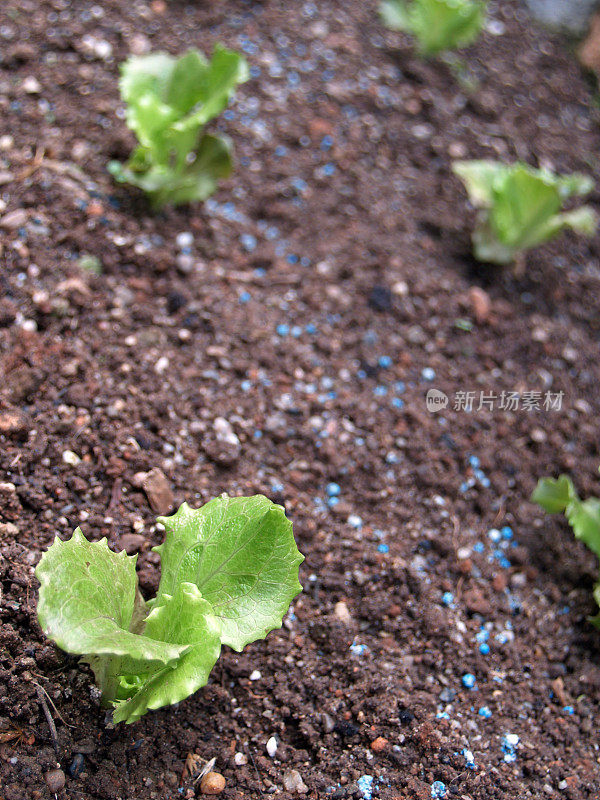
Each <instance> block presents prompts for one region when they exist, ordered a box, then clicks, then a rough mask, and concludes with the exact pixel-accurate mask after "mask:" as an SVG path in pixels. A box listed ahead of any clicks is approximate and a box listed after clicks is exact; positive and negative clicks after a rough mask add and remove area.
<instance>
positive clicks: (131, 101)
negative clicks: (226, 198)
mask: <svg viewBox="0 0 600 800" xmlns="http://www.w3.org/2000/svg"><path fill="white" fill-rule="evenodd" d="M248 75H249V72H248V65H247V63H246V61H245V59H244V58H243V57H242V56H240V55H239V54H238V53H235V52H233V51H232V50H227V49H226V48H225V47H221V46H220V45H217V46H216V47H215V49H214V53H213V56H212V58H211V60H210V62H209V61H207V60H206V58H205V57H204V56H203V55H202V53H200V52H199V51H198V50H189V51H188V52H187V53H185V54H184V55H183V56H181V57H180V58H173V56H170V55H168V54H167V53H151V54H150V55H146V56H132V57H131V58H129V59H128V60H127V61H126V62H125V63H124V64H122V65H121V79H120V81H119V87H120V89H121V96H122V98H123V100H124V102H125V103H126V104H127V116H126V119H127V124H128V126H129V127H130V128H131V130H132V131H134V133H135V134H136V136H137V138H138V141H139V145H138V146H137V147H136V149H135V150H134V151H133V153H132V155H131V157H130V159H129V161H127V163H125V164H121V163H120V162H119V161H111V162H110V163H109V165H108V169H109V171H110V172H111V174H112V175H113V176H114V177H115V178H116V180H118V181H120V182H122V183H131V184H133V185H134V186H138V187H139V188H140V189H143V190H144V191H145V192H146V193H147V194H148V195H149V197H150V199H151V202H152V204H153V205H154V206H155V207H160V206H163V205H166V204H168V203H170V204H172V205H178V204H180V203H188V202H190V201H192V200H206V198H207V197H209V196H210V195H211V194H212V193H213V192H214V191H215V189H216V188H217V181H218V180H219V178H225V177H227V176H228V175H229V174H230V173H231V170H232V160H231V144H230V142H229V140H228V139H227V138H226V137H224V136H213V135H210V134H208V133H205V131H204V128H205V126H206V124H207V123H208V122H210V120H211V119H213V118H214V117H216V116H217V115H218V114H220V113H221V111H222V110H223V109H224V108H225V107H226V105H227V103H228V102H229V99H230V98H231V96H232V94H233V91H234V89H235V87H236V85H237V84H239V83H243V82H244V81H246V80H247V79H248Z"/></svg>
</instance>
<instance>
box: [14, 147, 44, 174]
mask: <svg viewBox="0 0 600 800" xmlns="http://www.w3.org/2000/svg"><path fill="white" fill-rule="evenodd" d="M45 154H46V150H45V148H43V147H37V148H36V150H35V155H34V157H33V160H32V162H31V164H28V165H27V166H26V167H25V168H24V169H22V170H21V172H19V174H18V175H17V181H24V180H25V179H26V178H29V177H31V176H32V175H33V173H34V172H37V170H38V169H39V168H40V167H41V166H42V164H43V163H44V155H45Z"/></svg>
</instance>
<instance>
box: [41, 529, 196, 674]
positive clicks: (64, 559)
mask: <svg viewBox="0 0 600 800" xmlns="http://www.w3.org/2000/svg"><path fill="white" fill-rule="evenodd" d="M135 562H136V557H135V556H131V557H130V556H128V555H127V554H126V553H124V552H122V553H119V554H117V553H113V551H112V550H109V548H108V544H107V542H106V539H102V540H101V541H99V542H88V540H87V539H86V538H85V537H84V535H83V533H82V532H81V530H80V529H79V528H77V529H76V530H75V532H74V533H73V536H72V537H71V539H69V541H67V542H62V541H61V540H60V539H58V538H56V539H55V541H54V544H53V545H52V547H51V548H50V549H49V550H48V551H47V552H46V553H44V555H43V556H42V559H41V560H40V563H39V564H38V566H37V568H36V571H35V574H36V577H37V579H38V580H39V582H40V593H39V600H38V608H37V613H38V619H39V622H40V625H41V627H42V629H43V630H44V632H45V633H46V635H47V636H48V637H49V638H50V639H52V640H53V641H54V642H56V644H57V645H58V646H59V647H60V648H61V649H62V650H65V651H66V652H67V653H73V654H74V655H85V656H92V657H93V656H96V657H97V656H103V657H104V658H105V659H112V661H111V662H110V663H111V664H112V665H113V666H114V665H115V664H116V663H117V661H118V659H119V658H120V657H131V658H134V659H139V660H143V661H147V662H151V663H152V664H158V665H163V666H164V665H166V664H172V663H174V662H176V661H177V659H178V658H179V656H180V655H181V654H182V653H183V652H184V651H185V650H186V647H185V646H183V645H180V644H177V643H174V644H173V643H169V642H161V641H155V640H154V639H152V638H149V637H147V636H141V635H140V634H139V633H134V632H133V630H132V628H133V627H134V626H135V625H136V622H137V617H136V615H135V614H134V611H135V608H136V602H137V603H138V604H139V602H140V601H139V599H138V600H136V597H137V575H136V571H135ZM142 602H143V601H142ZM94 663H95V664H98V661H97V660H96V661H94ZM108 672H110V670H108ZM102 673H104V670H102ZM107 674H108V673H107ZM108 681H109V678H108V677H106V678H105V679H103V678H100V680H99V683H100V684H101V688H104V686H103V685H102V684H103V683H104V684H106V683H107V682H108Z"/></svg>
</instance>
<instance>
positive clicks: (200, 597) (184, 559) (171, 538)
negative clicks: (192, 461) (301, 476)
mask: <svg viewBox="0 0 600 800" xmlns="http://www.w3.org/2000/svg"><path fill="white" fill-rule="evenodd" d="M158 522H160V523H162V524H163V525H164V527H165V531H166V534H165V541H164V543H163V544H161V545H160V546H159V547H155V548H154V550H155V551H156V552H157V553H159V554H160V558H161V578H160V584H159V587H158V594H157V595H156V597H155V598H154V599H153V600H150V601H149V602H146V601H145V600H144V598H143V597H142V595H141V593H140V590H139V588H138V580H137V574H136V570H135V565H136V559H137V556H127V555H126V554H125V553H124V552H121V553H118V554H117V553H114V552H113V551H112V550H109V548H108V545H107V542H106V539H105V538H104V539H102V540H101V541H99V542H88V540H87V539H86V538H85V537H84V536H83V534H82V532H81V530H80V529H79V528H77V529H76V530H75V532H74V533H73V536H72V538H71V539H70V540H68V541H66V542H63V541H61V540H60V539H58V537H57V538H56V539H55V540H54V543H53V544H52V546H51V547H50V549H49V550H48V551H47V552H46V553H44V555H43V556H42V559H41V561H40V563H39V564H38V566H37V568H36V576H37V578H38V580H39V582H40V584H41V585H40V593H39V601H38V608H37V613H38V619H39V621H40V625H41V627H42V630H43V631H44V632H45V634H46V635H47V636H48V637H49V638H50V639H52V640H53V641H54V642H56V644H57V645H58V646H59V647H60V648H61V649H63V650H65V651H66V652H68V653H73V654H75V655H81V656H83V657H84V658H83V660H84V661H85V662H87V663H88V664H89V665H90V666H91V668H92V670H93V672H94V675H95V678H96V682H97V684H98V686H99V687H100V689H101V691H102V698H103V700H104V703H105V705H109V706H112V707H113V708H114V712H113V719H114V721H115V722H127V723H130V722H135V721H136V720H138V719H139V718H140V717H141V716H142V715H143V714H145V713H146V712H147V711H148V710H149V709H156V708H160V707H161V706H166V705H170V704H172V703H177V702H179V701H180V700H183V699H184V698H186V697H188V696H189V695H190V694H192V693H193V692H195V691H196V690H197V689H199V688H200V687H202V686H204V685H205V684H206V683H207V681H208V676H209V674H210V671H211V669H212V668H213V666H214V664H215V662H216V661H217V659H218V658H219V654H220V652H221V646H222V645H229V647H232V648H233V649H234V650H237V651H238V652H239V651H241V650H242V649H243V647H244V646H245V645H247V644H249V643H250V642H254V641H255V640H257V639H262V638H264V637H265V636H266V635H267V633H268V632H269V631H271V630H273V629H274V628H277V627H279V626H280V625H281V622H282V618H283V615H284V614H285V613H286V612H287V610H288V608H289V605H290V603H291V601H292V599H293V598H294V597H295V596H296V594H297V593H298V592H299V591H301V589H302V587H301V585H300V583H299V582H298V568H299V566H300V564H301V562H302V561H303V560H304V556H302V554H301V553H300V552H299V551H298V548H297V547H296V543H295V541H294V536H293V533H292V523H291V522H290V521H289V520H288V519H287V518H286V516H285V511H284V509H283V508H282V506H278V505H275V504H274V503H272V502H271V501H270V500H268V499H267V498H266V497H263V496H262V495H256V496H254V497H233V498H230V497H227V496H223V497H220V498H217V499H215V500H211V501H210V502H209V503H207V504H206V505H204V506H202V508H198V509H193V508H190V506H188V505H187V503H184V504H183V505H182V506H181V508H180V509H179V510H178V511H177V512H176V513H175V514H173V515H172V516H170V517H159V518H158Z"/></svg>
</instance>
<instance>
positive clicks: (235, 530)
mask: <svg viewBox="0 0 600 800" xmlns="http://www.w3.org/2000/svg"><path fill="white" fill-rule="evenodd" d="M158 521H159V522H162V524H163V525H164V526H165V530H166V535H165V542H164V543H163V544H162V545H160V546H159V547H155V548H154V549H155V551H156V552H158V553H160V556H161V579H160V585H159V588H158V595H157V597H156V600H155V601H154V605H155V606H156V605H161V604H162V603H163V598H164V597H165V596H166V595H173V594H174V593H175V590H176V588H177V586H179V584H181V583H182V582H184V581H185V582H189V583H193V584H195V585H196V586H197V587H198V589H199V590H200V592H201V593H202V596H203V597H204V598H205V599H206V600H207V601H208V602H209V603H210V605H211V606H212V608H213V613H214V614H215V616H216V617H217V618H218V620H219V624H220V627H221V642H222V643H223V644H227V645H229V646H230V647H232V648H233V649H234V650H238V651H240V650H242V648H243V647H244V645H246V644H249V643H250V642H253V641H255V640H256V639H260V638H263V637H264V636H266V635H267V633H268V632H269V631H271V630H273V629H274V628H276V627H279V626H280V625H281V621H282V618H283V615H284V614H285V613H286V612H287V610H288V608H289V605H290V602H291V601H292V600H293V598H294V597H295V596H296V595H297V594H298V592H299V591H301V589H302V587H301V586H300V583H299V582H298V567H299V565H300V564H301V562H302V561H303V560H304V557H303V556H302V555H301V554H300V553H299V552H298V549H297V547H296V543H295V541H294V537H293V534H292V524H291V522H290V521H289V520H288V519H287V518H286V516H285V512H284V509H283V508H282V507H281V506H278V505H275V504H274V503H272V502H271V501H270V500H268V499H267V498H266V497H263V496H262V495H257V496H255V497H219V498H217V499H215V500H211V501H210V502H209V503H207V504H206V505H205V506H202V508H199V509H193V508H190V506H188V505H187V503H184V504H183V505H182V506H181V508H180V509H179V510H178V511H177V512H176V513H175V514H173V515H172V516H170V517H159V520H158Z"/></svg>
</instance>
